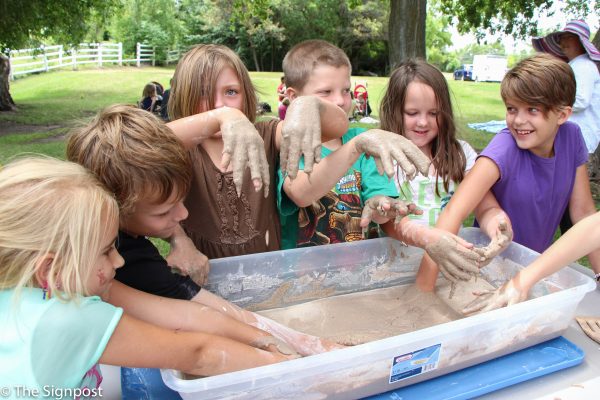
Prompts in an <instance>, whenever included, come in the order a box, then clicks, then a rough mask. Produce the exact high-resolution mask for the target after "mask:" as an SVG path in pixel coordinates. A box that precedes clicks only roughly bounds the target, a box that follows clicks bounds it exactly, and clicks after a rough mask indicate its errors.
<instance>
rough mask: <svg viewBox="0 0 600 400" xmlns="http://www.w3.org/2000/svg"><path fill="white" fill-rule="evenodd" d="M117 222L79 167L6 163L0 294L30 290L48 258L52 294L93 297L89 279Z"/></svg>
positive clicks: (1, 192)
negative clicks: (5, 290) (37, 269)
mask: <svg viewBox="0 0 600 400" xmlns="http://www.w3.org/2000/svg"><path fill="white" fill-rule="evenodd" d="M118 218H119V210H118V206H117V203H116V201H115V199H114V198H113V197H112V196H111V195H110V194H109V193H108V192H107V191H106V190H105V189H104V188H103V186H102V185H101V184H100V183H99V182H98V180H97V179H96V178H95V177H94V176H93V175H92V174H91V173H89V172H88V171H87V170H86V169H85V168H83V167H82V166H80V165H77V164H74V163H70V162H66V161H60V160H56V159H53V158H49V157H44V158H42V157H41V156H40V157H39V158H31V157H29V158H23V159H20V160H17V161H13V162H11V163H9V164H8V165H6V166H5V167H4V168H3V169H1V170H0V226H1V227H2V229H0V289H10V288H15V289H16V290H17V294H18V293H20V290H21V289H22V288H23V287H32V286H34V285H35V276H36V268H38V264H39V262H40V261H41V259H42V258H43V257H44V256H46V255H48V254H51V255H53V261H52V263H51V265H50V267H49V271H48V281H47V285H48V288H49V289H50V290H51V291H52V292H54V293H55V294H57V295H58V296H59V297H60V298H62V299H65V300H68V299H74V298H76V297H77V296H78V295H84V296H87V295H90V294H92V293H89V292H88V289H87V287H86V282H87V279H88V277H89V276H90V274H91V273H92V271H93V269H94V266H95V263H96V261H97V258H98V255H99V254H100V252H101V250H102V247H103V245H104V244H103V243H102V240H103V237H104V236H105V235H106V234H107V232H109V230H110V229H111V228H113V229H116V226H117V225H116V224H117V223H118ZM17 297H18V296H17Z"/></svg>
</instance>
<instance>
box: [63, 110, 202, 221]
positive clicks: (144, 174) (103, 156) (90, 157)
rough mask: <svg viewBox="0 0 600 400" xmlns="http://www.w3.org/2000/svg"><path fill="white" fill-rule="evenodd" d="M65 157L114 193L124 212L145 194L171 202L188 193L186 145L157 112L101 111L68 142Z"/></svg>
mask: <svg viewBox="0 0 600 400" xmlns="http://www.w3.org/2000/svg"><path fill="white" fill-rule="evenodd" d="M67 159H68V160H69V161H73V162H76V163H78V164H81V165H83V166H84V167H86V168H87V169H89V170H90V171H92V172H93V173H94V174H95V175H96V177H97V178H98V179H99V180H100V181H101V182H102V183H103V184H104V185H105V186H106V188H107V189H108V190H109V191H110V192H111V193H114V195H115V197H116V198H117V201H118V203H119V207H120V209H121V216H122V217H127V216H128V215H130V214H131V213H133V212H134V211H135V206H136V203H137V202H138V201H139V200H140V199H142V198H146V197H147V196H153V200H155V201H156V202H164V201H166V200H168V199H169V198H170V197H171V196H172V194H173V193H174V191H177V192H176V193H177V195H178V197H179V199H181V198H183V197H185V195H186V194H187V192H188V190H189V188H190V185H191V179H192V162H191V159H190V155H189V154H188V152H187V151H186V149H185V148H184V146H183V143H181V141H180V140H179V139H178V138H177V136H175V134H174V133H173V131H172V130H171V129H170V128H169V127H168V126H167V125H166V124H165V123H164V122H163V121H161V120H160V119H158V118H157V117H156V116H154V115H153V114H150V113H148V112H145V111H144V110H140V109H138V108H136V107H133V106H128V105H119V104H117V105H113V106H109V107H107V108H105V109H104V110H102V111H100V112H99V113H98V115H96V117H95V118H94V119H93V120H92V121H91V122H90V123H89V124H88V125H87V126H85V127H83V128H81V129H78V130H75V131H74V132H73V133H72V134H71V135H70V136H69V139H68V142H67Z"/></svg>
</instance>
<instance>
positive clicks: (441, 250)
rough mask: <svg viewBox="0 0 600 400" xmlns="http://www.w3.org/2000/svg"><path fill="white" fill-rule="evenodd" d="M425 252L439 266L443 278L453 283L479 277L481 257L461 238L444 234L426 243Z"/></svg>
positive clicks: (447, 233)
mask: <svg viewBox="0 0 600 400" xmlns="http://www.w3.org/2000/svg"><path fill="white" fill-rule="evenodd" d="M425 251H426V252H427V254H429V256H430V257H431V258H432V259H433V261H435V262H436V264H437V265H438V266H439V268H440V272H441V273H442V274H443V275H444V277H446V279H448V280H449V281H451V282H453V283H456V282H457V281H459V280H462V281H467V280H469V279H471V277H472V276H477V275H479V266H480V263H481V261H482V257H481V256H480V255H479V254H478V253H477V252H475V251H474V249H473V245H472V244H471V243H469V242H467V241H465V240H464V239H462V238H461V237H458V236H456V235H453V234H451V233H449V232H444V233H443V234H441V235H440V237H439V239H438V240H435V241H431V242H430V243H428V244H427V245H426V246H425Z"/></svg>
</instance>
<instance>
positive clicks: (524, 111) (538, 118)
mask: <svg viewBox="0 0 600 400" xmlns="http://www.w3.org/2000/svg"><path fill="white" fill-rule="evenodd" d="M563 117H564V116H563V115H562V112H561V111H555V110H548V111H547V112H545V113H544V111H543V109H542V108H541V106H536V105H532V104H526V103H523V102H521V101H518V100H514V99H509V100H507V101H506V125H507V126H508V129H509V130H510V132H511V134H512V136H513V137H514V138H515V141H516V142H517V146H519V148H521V149H523V150H529V151H531V152H532V153H533V154H535V155H537V156H539V157H544V158H548V157H552V156H553V155H554V139H555V137H556V133H557V132H558V127H559V126H560V125H561V124H562V123H563V122H564V121H565V120H566V119H565V118H563Z"/></svg>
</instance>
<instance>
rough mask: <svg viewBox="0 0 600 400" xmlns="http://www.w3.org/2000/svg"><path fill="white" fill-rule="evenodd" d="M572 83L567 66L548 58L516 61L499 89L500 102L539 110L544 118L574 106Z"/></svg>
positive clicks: (573, 87) (571, 73) (550, 57)
mask: <svg viewBox="0 0 600 400" xmlns="http://www.w3.org/2000/svg"><path fill="white" fill-rule="evenodd" d="M575 92H576V83H575V75H574V74H573V70H572V69H571V66H570V65H569V64H567V63H566V62H564V61H562V60H559V59H558V58H556V57H554V56H551V55H549V54H537V55H535V56H533V57H529V58H526V59H524V60H522V61H520V62H519V63H518V64H517V65H516V66H515V67H514V68H513V69H511V70H510V71H508V72H507V73H506V75H505V76H504V79H503V80H502V84H501V85H500V94H501V95H502V100H503V101H504V102H505V103H506V102H507V101H508V100H510V99H515V100H518V101H521V102H523V103H525V104H531V105H536V106H539V107H540V108H541V109H542V112H543V113H544V115H547V113H548V111H550V110H555V111H558V110H559V109H561V108H562V107H567V106H569V107H570V106H572V105H573V103H575Z"/></svg>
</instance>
